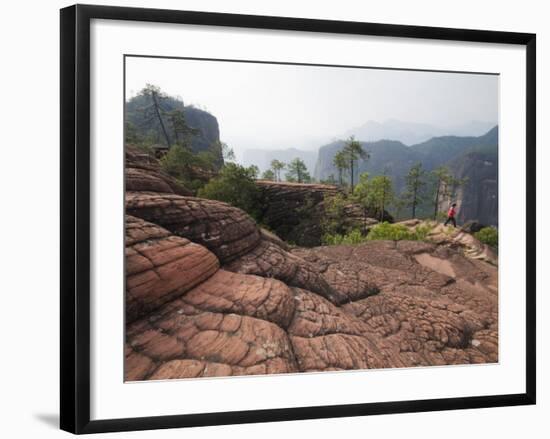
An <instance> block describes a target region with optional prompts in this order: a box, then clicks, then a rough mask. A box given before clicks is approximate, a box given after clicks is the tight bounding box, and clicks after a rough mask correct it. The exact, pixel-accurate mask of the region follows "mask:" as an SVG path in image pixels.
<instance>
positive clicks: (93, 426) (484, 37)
mask: <svg viewBox="0 0 550 439" xmlns="http://www.w3.org/2000/svg"><path fill="white" fill-rule="evenodd" d="M92 19H106V20H132V21H142V22H160V23H181V24H194V25H208V26H229V27H241V28H256V29H276V30H292V31H303V32H312V33H314V32H325V33H334V34H356V35H372V36H384V37H407V38H420V39H437V40H452V41H466V42H482V43H503V44H513V45H522V46H525V47H526V59H527V62H526V66H525V68H526V75H527V76H526V78H527V89H526V128H527V129H526V147H527V151H526V154H527V182H526V183H527V199H526V201H527V210H526V212H525V213H526V218H527V228H526V240H527V241H526V242H527V248H526V251H527V258H526V270H527V285H526V292H527V297H526V322H527V327H526V357H525V364H526V376H525V384H526V392H525V393H518V394H507V395H494V396H476V397H460V398H446V399H430V400H416V401H393V402H384V403H366V404H346V405H335V406H316V407H299V408H283V409H270V410H253V411H239V412H224V413H201V414H181V415H173V416H151V417H141V418H128V419H104V420H90V350H89V347H90V213H91V211H90V92H89V90H90V21H91V20H92ZM60 23H61V41H60V44H61V63H60V68H61V75H60V80H61V83H60V84H61V114H60V122H61V127H60V129H61V159H60V160H61V224H60V226H61V231H60V233H61V243H60V246H61V273H60V275H61V303H60V306H61V354H60V355H61V358H60V361H61V371H60V373H61V375H60V379H61V387H60V393H61V398H60V400H61V404H60V411H61V416H60V424H61V428H62V429H63V430H66V431H69V432H72V433H77V434H80V433H99V432H113V431H128V430H144V429H160V428H174V427H192V426H207V425H219V424H240V423H251V422H273V421H288V420H303V419H314V418H327V417H347V416H364V415H374V414H387V413H405V412H426V411H437V410H453V409H471V408H482V407H498V406H515V405H528V404H535V401H536V350H535V345H536V339H535V336H536V334H535V327H536V321H535V317H536V316H535V306H536V303H535V300H536V299H535V279H536V277H535V274H536V273H535V262H536V261H535V257H536V250H535V243H536V236H535V234H536V231H535V230H536V229H535V208H536V207H535V199H536V190H535V181H536V177H535V145H536V134H535V132H536V115H535V111H536V101H535V100H536V76H535V75H536V73H535V71H536V36H535V34H530V33H514V32H496V31H484V30H466V29H447V28H436V27H423V26H403V25H388V24H377V23H359V22H344V21H328V20H312V19H303V18H288V17H266V16H252V15H234V14H221V13H210V12H191V11H175V10H159V9H142V8H126V7H110V6H89V5H75V6H70V7H67V8H64V9H62V10H61V21H60Z"/></svg>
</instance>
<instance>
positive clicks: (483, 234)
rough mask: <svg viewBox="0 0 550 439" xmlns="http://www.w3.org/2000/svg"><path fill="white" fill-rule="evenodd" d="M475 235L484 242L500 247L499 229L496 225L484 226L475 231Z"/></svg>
mask: <svg viewBox="0 0 550 439" xmlns="http://www.w3.org/2000/svg"><path fill="white" fill-rule="evenodd" d="M474 236H475V237H476V238H477V239H479V240H480V241H481V242H483V243H484V244H487V245H490V246H491V247H498V229H497V228H496V227H493V226H490V227H484V228H483V229H481V230H480V231H479V232H476V233H474Z"/></svg>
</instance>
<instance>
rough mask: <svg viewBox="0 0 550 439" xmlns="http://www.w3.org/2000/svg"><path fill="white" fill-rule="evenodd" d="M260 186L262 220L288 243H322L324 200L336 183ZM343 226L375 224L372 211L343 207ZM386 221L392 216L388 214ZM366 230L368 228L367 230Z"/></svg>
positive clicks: (334, 191) (264, 183) (335, 191)
mask: <svg viewBox="0 0 550 439" xmlns="http://www.w3.org/2000/svg"><path fill="white" fill-rule="evenodd" d="M257 184H258V186H259V187H260V189H261V196H262V204H263V206H264V209H263V213H262V222H263V223H264V224H266V225H267V226H268V227H269V228H270V229H271V230H273V231H275V233H276V234H277V235H278V236H280V237H281V238H282V239H284V240H285V241H288V242H292V243H294V244H296V245H300V246H304V247H314V246H317V245H321V238H322V235H323V221H325V220H326V219H327V213H326V211H325V200H326V199H327V198H330V197H333V196H335V195H337V194H338V193H339V192H340V190H339V189H338V188H337V187H336V186H332V185H325V184H305V183H288V182H273V181H263V180H259V181H257ZM343 215H344V218H345V220H344V223H345V224H344V227H346V228H347V229H349V230H351V229H353V228H359V229H363V230H364V229H365V227H368V226H371V225H373V224H376V223H377V222H378V221H377V220H375V219H373V218H372V216H375V215H374V214H372V213H369V212H366V215H365V211H364V209H363V208H362V207H361V206H359V205H357V204H353V203H349V204H348V205H346V206H345V208H344V214H343ZM385 219H386V220H389V221H392V220H393V219H392V218H391V216H389V214H387V213H386V216H385ZM364 231H366V230H364Z"/></svg>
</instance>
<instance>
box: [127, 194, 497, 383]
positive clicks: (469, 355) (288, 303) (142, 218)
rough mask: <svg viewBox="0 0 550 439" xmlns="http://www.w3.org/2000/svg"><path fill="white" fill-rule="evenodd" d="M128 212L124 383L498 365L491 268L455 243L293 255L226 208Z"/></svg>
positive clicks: (148, 205)
mask: <svg viewBox="0 0 550 439" xmlns="http://www.w3.org/2000/svg"><path fill="white" fill-rule="evenodd" d="M126 205H127V217H126V265H127V273H126V275H127V278H126V321H127V327H126V348H125V355H126V362H125V378H126V380H128V381H135V380H161V379H180V378H199V377H210V376H230V375H248V374H279V373H297V372H312V371H338V370H350V369H369V368H392V367H410V366H419V365H425V366H428V365H443V364H469V363H481V362H496V361H498V314H497V312H498V294H497V289H498V284H497V268H496V266H495V265H493V264H490V263H488V262H486V261H484V260H480V259H475V258H471V257H468V256H467V255H466V254H465V252H464V248H463V247H460V246H459V245H458V244H457V243H452V242H449V243H448V245H447V244H446V243H424V242H410V241H401V242H388V241H371V242H368V243H366V244H362V245H358V246H331V247H315V248H294V249H292V250H289V248H288V246H287V245H286V244H284V242H282V241H281V240H280V239H279V238H278V237H277V236H276V235H274V234H272V233H270V232H267V231H263V230H261V229H259V228H258V226H257V225H256V224H255V223H254V221H253V220H252V219H251V218H250V217H248V216H247V215H246V214H245V213H244V212H242V211H240V210H239V209H236V208H234V207H232V206H229V205H227V204H225V203H221V202H217V201H210V200H202V199H198V198H193V197H188V196H181V195H177V194H174V193H173V192H154V191H150V190H149V191H132V192H129V193H127V198H126ZM452 239H453V238H452V237H451V238H449V240H450V241H452Z"/></svg>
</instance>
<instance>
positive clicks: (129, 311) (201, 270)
mask: <svg viewBox="0 0 550 439" xmlns="http://www.w3.org/2000/svg"><path fill="white" fill-rule="evenodd" d="M218 268H219V262H218V259H217V258H216V256H215V255H214V254H213V253H211V252H210V251H208V250H207V249H206V248H205V247H202V246H200V245H198V244H194V243H192V242H190V241H189V240H187V239H185V238H180V237H178V236H173V235H171V234H170V233H169V232H168V231H167V230H165V229H163V228H161V227H159V226H156V225H154V224H151V223H148V222H146V221H143V220H140V219H138V218H134V217H132V216H129V215H128V216H126V319H127V321H129V322H132V321H134V320H135V319H137V318H138V317H140V316H143V315H146V314H147V313H148V312H151V311H152V310H154V309H156V308H158V307H159V306H161V305H163V304H164V303H166V302H168V301H170V300H171V299H173V298H175V297H178V296H181V295H182V294H183V293H185V292H187V291H189V290H190V289H191V288H193V287H194V286H195V285H198V284H200V283H201V282H204V281H205V280H206V279H208V278H209V277H210V276H212V275H213V274H214V273H215V272H216V271H217V270H218Z"/></svg>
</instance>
